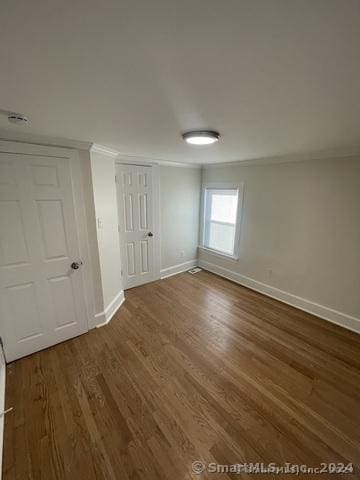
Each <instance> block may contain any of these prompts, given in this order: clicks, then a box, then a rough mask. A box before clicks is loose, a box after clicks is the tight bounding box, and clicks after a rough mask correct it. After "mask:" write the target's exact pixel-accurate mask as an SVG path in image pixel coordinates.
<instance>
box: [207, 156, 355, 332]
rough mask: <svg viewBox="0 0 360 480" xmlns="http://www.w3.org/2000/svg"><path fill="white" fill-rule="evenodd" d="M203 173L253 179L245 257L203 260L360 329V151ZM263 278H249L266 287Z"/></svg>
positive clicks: (248, 185) (247, 196)
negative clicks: (351, 155)
mask: <svg viewBox="0 0 360 480" xmlns="http://www.w3.org/2000/svg"><path fill="white" fill-rule="evenodd" d="M202 179H203V181H204V182H209V181H229V182H234V181H242V182H244V184H245V187H244V210H243V219H242V227H241V239H240V259H239V260H238V261H235V260H230V259H226V258H224V257H220V256H217V255H214V254H211V253H207V252H205V251H201V253H200V259H201V261H202V262H208V263H210V264H212V265H215V266H217V267H220V268H222V269H226V270H228V271H230V272H235V274H236V275H237V276H236V275H235V276H233V278H234V279H235V280H238V281H240V282H242V283H244V282H245V283H246V282H247V279H249V280H255V281H256V282H261V283H262V284H265V286H271V287H275V289H280V290H281V291H283V292H287V293H289V294H291V295H295V296H298V297H301V299H300V300H297V299H294V298H291V297H286V296H284V299H285V300H286V301H290V303H294V302H295V303H296V302H298V303H299V306H301V307H303V308H310V307H311V308H312V311H314V308H315V310H316V308H318V307H316V305H315V307H314V306H313V305H311V304H306V303H305V304H301V300H303V299H305V300H307V301H309V302H313V303H316V304H320V307H321V306H323V307H326V308H325V310H324V309H323V310H322V309H321V308H319V309H318V311H317V313H319V314H320V315H321V316H327V317H331V318H329V319H331V320H334V321H339V323H344V322H345V323H346V322H347V326H349V327H350V328H353V329H358V328H359V329H360V324H359V323H358V322H357V321H356V319H360V294H359V292H360V158H342V159H326V160H312V161H308V162H293V163H283V164H272V165H258V166H241V165H239V164H237V165H235V166H224V167H219V166H216V167H215V166H213V167H211V166H209V167H207V168H205V169H204V170H203V173H202ZM203 265H205V264H203ZM218 272H219V273H222V274H224V273H225V274H226V271H224V270H218ZM245 277H246V278H245ZM256 282H255V283H253V284H251V281H250V283H249V282H248V284H249V286H253V287H255V288H256V287H258V288H260V290H261V289H263V287H262V286H261V285H260V284H257V283H256ZM269 293H270V294H274V293H275V294H276V293H277V292H276V291H275V290H271V289H270V290H269ZM279 295H280V294H279ZM275 296H276V295H275ZM280 296H281V295H280ZM311 308H310V309H311ZM326 309H331V311H330V310H326ZM332 310H335V312H332ZM338 313H340V315H338ZM342 314H345V317H343V316H342ZM346 315H348V316H350V317H351V318H347V317H346ZM353 317H355V318H353Z"/></svg>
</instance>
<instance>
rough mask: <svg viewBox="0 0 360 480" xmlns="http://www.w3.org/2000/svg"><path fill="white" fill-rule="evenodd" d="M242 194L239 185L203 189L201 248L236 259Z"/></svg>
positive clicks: (206, 186) (207, 186) (213, 186)
mask: <svg viewBox="0 0 360 480" xmlns="http://www.w3.org/2000/svg"><path fill="white" fill-rule="evenodd" d="M242 190H243V188H242V184H238V185H234V184H232V185H215V184H208V185H205V186H204V189H203V225H202V247H204V248H206V249H209V250H214V251H215V252H217V253H221V254H223V255H227V256H231V257H235V258H237V256H238V250H239V238H240V219H241V203H242V202H241V200H242Z"/></svg>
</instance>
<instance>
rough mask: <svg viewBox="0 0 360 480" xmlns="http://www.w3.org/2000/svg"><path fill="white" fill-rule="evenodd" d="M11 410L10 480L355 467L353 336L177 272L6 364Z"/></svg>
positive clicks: (203, 277)
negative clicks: (113, 311) (231, 467)
mask: <svg viewBox="0 0 360 480" xmlns="http://www.w3.org/2000/svg"><path fill="white" fill-rule="evenodd" d="M6 406H7V407H12V406H13V407H14V411H13V412H12V413H9V414H8V415H7V416H6V426H5V451H4V477H3V478H4V479H5V480H10V479H11V480H14V479H21V480H24V479H33V480H37V479H44V480H45V479H46V480H53V479H61V480H64V479H66V480H67V479H71V480H72V479H74V480H75V479H76V480H83V479H84V480H85V479H86V480H92V479H97V480H102V479H104V480H110V479H114V480H127V479H141V480H148V479H169V480H180V479H181V480H183V479H186V478H212V479H225V478H262V479H264V478H292V476H291V475H279V476H277V477H274V476H272V475H270V474H263V475H248V474H243V475H235V474H232V473H228V474H212V473H206V472H204V473H203V474H202V475H195V474H193V473H192V463H193V462H194V461H196V460H200V461H203V462H206V463H208V462H209V463H210V462H216V463H220V464H230V463H246V462H247V463H249V462H264V463H270V462H276V463H278V464H284V463H285V462H291V463H294V464H308V465H312V466H318V465H320V464H321V463H322V462H326V463H328V462H333V463H338V462H343V463H345V464H347V463H348V462H352V463H354V464H356V465H357V466H359V464H360V428H359V426H360V335H357V334H355V333H352V332H349V331H347V330H344V329H342V328H340V327H337V326H335V325H332V324H330V323H328V322H326V321H324V320H320V319H318V318H316V317H314V316H312V315H310V314H307V313H304V312H302V311H300V310H296V309H295V308H292V307H290V306H288V305H285V304H282V303H280V302H278V301H276V300H273V299H270V298H268V297H265V296H262V295H260V294H258V293H256V292H253V291H251V290H248V289H246V288H243V287H240V286H238V285H236V284H234V283H231V282H229V281H227V280H224V279H222V278H220V277H217V276H215V275H213V274H210V273H208V272H201V273H199V274H197V275H194V276H192V275H190V274H187V273H184V274H180V275H177V276H174V277H171V278H168V279H166V280H161V281H157V282H154V283H152V284H148V285H145V286H142V287H138V288H134V289H132V290H130V291H128V292H127V293H126V302H125V303H124V305H123V307H122V308H121V309H120V311H119V312H118V314H117V315H116V317H114V319H113V320H112V322H111V323H110V324H109V325H108V326H106V327H103V328H100V329H95V330H93V331H91V332H89V333H88V334H85V335H83V336H81V337H78V338H76V339H73V340H71V341H68V342H65V343H63V344H60V345H57V346H55V347H53V348H49V349H48V350H45V351H42V352H40V353H37V354H34V355H31V356H29V357H27V358H24V359H22V360H19V361H17V362H14V363H13V364H11V365H9V366H8V370H7V392H6ZM358 472H359V471H358V470H357V473H358ZM296 478H299V477H296ZM300 478H307V479H310V478H327V479H328V478H330V479H332V478H333V479H337V478H349V479H350V478H359V477H358V476H355V475H354V474H349V475H340V474H332V475H329V474H324V475H312V474H304V475H301V476H300Z"/></svg>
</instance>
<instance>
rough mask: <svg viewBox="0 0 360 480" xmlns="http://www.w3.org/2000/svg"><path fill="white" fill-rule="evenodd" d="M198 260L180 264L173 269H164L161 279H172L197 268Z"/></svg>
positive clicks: (161, 272)
mask: <svg viewBox="0 0 360 480" xmlns="http://www.w3.org/2000/svg"><path fill="white" fill-rule="evenodd" d="M197 264H198V260H197V259H196V258H195V259H194V260H189V261H188V262H184V263H179V264H178V265H174V266H173V267H169V268H164V269H163V270H160V278H161V280H162V279H164V278H168V277H172V276H173V275H176V274H178V273H181V272H186V271H187V270H190V268H194V267H197Z"/></svg>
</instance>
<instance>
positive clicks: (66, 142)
mask: <svg viewBox="0 0 360 480" xmlns="http://www.w3.org/2000/svg"><path fill="white" fill-rule="evenodd" d="M0 140H4V141H9V142H15V143H27V144H32V145H42V146H49V147H50V146H51V147H60V148H63V147H64V148H74V149H76V150H89V149H90V147H91V142H83V141H80V140H73V139H70V138H62V137H51V136H47V135H34V134H32V133H24V132H15V131H13V130H7V129H0Z"/></svg>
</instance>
